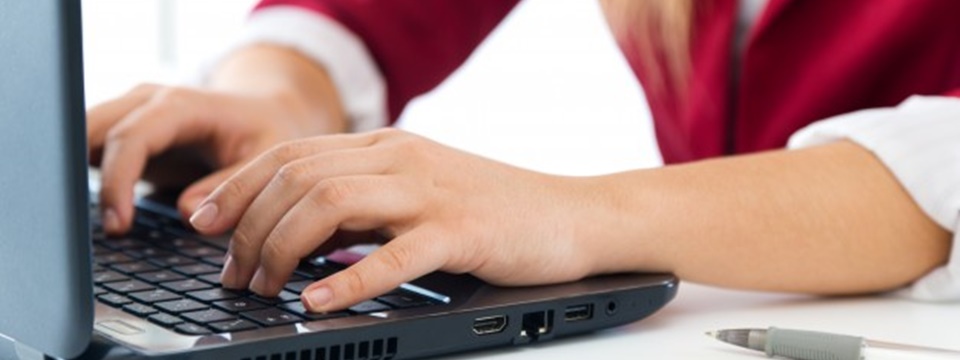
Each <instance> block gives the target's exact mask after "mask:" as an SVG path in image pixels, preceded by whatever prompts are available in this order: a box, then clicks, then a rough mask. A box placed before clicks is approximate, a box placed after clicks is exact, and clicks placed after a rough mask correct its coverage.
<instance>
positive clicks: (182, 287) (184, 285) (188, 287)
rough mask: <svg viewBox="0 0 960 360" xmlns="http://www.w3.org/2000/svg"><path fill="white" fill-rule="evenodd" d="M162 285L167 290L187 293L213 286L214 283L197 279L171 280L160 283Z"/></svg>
mask: <svg viewBox="0 0 960 360" xmlns="http://www.w3.org/2000/svg"><path fill="white" fill-rule="evenodd" d="M160 286H161V287H163V288H166V289H167V290H170V291H174V292H178V293H185V292H190V291H195V290H205V289H209V288H212V287H213V286H212V285H210V284H207V283H205V282H203V281H200V280H197V279H187V280H180V281H171V282H166V283H163V284H160Z"/></svg>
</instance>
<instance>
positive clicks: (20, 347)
mask: <svg viewBox="0 0 960 360" xmlns="http://www.w3.org/2000/svg"><path fill="white" fill-rule="evenodd" d="M13 346H14V348H15V349H16V350H17V359H20V360H46V359H53V358H51V357H48V356H46V355H44V354H43V353H42V352H40V351H38V350H37V349H34V348H32V347H29V346H27V345H24V344H23V343H21V342H16V343H14V344H13Z"/></svg>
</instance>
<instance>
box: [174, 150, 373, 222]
mask: <svg viewBox="0 0 960 360" xmlns="http://www.w3.org/2000/svg"><path fill="white" fill-rule="evenodd" d="M375 141H376V137H374V136H371V135H369V134H345V135H329V136H322V137H315V138H310V139H306V140H297V141H291V142H288V143H285V144H283V145H280V146H277V147H275V148H273V149H271V150H270V151H267V152H266V153H264V154H262V155H260V156H258V157H257V158H256V159H254V160H253V161H252V162H250V163H249V164H247V166H244V167H243V168H242V169H240V171H238V172H237V173H235V174H234V175H233V176H231V177H230V178H229V179H227V181H225V182H224V183H222V184H221V185H220V186H218V187H217V189H216V190H214V191H213V194H211V195H210V197H208V198H207V199H206V200H204V201H202V202H201V204H200V207H201V208H203V207H207V206H209V207H212V208H215V209H216V212H215V214H216V215H215V216H212V217H211V218H212V219H205V220H207V221H204V223H195V224H193V226H194V228H196V229H197V230H198V231H200V232H203V233H218V232H223V231H226V229H230V228H232V227H234V226H236V225H237V224H238V223H239V221H240V219H241V216H242V215H243V214H244V212H246V210H247V208H249V207H250V205H251V204H252V203H253V201H254V200H255V199H256V198H257V197H258V196H259V194H260V193H261V192H263V190H264V188H265V187H266V186H267V184H269V183H270V181H271V180H272V179H273V178H274V176H276V174H277V172H278V171H280V169H281V168H282V167H284V166H285V165H287V164H289V163H291V162H294V161H296V160H299V159H302V158H305V157H310V156H314V155H318V154H321V153H325V152H330V151H336V150H343V149H352V148H362V147H367V146H370V145H371V144H373V143H374V142H375ZM201 210H202V209H201ZM199 211H200V210H198V212H199Z"/></svg>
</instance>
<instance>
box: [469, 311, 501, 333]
mask: <svg viewBox="0 0 960 360" xmlns="http://www.w3.org/2000/svg"><path fill="white" fill-rule="evenodd" d="M506 327H507V317H506V316H504V315H494V316H485V317H481V318H476V319H475V320H473V333H474V334H477V335H490V334H496V333H499V332H502V331H503V329H504V328H506Z"/></svg>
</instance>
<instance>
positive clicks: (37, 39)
mask: <svg viewBox="0 0 960 360" xmlns="http://www.w3.org/2000/svg"><path fill="white" fill-rule="evenodd" d="M0 49H2V50H0V158H2V162H0V164H2V165H0V343H2V344H0V358H4V359H7V358H21V359H42V358H45V357H47V358H49V357H53V358H64V359H72V358H81V359H130V358H170V359H236V360H308V359H309V360H315V359H322V360H360V359H404V358H421V357H429V356H437V355H443V354H451V353H459V352H464V351H470V350H478V349H486V348H491V347H500V346H511V345H523V344H530V343H536V342H542V341H547V340H550V339H554V338H558V337H564V336H571V335H575V334H579V333H585V332H591V331H596V330H599V329H604V328H609V327H614V326H618V325H623V324H628V323H631V322H634V321H637V320H640V319H643V318H644V317H647V316H649V315H650V314H652V313H654V312H655V311H657V310H658V309H660V308H661V307H663V306H664V305H665V304H667V303H668V302H669V301H670V300H671V299H673V297H674V296H675V294H676V292H677V286H678V281H677V279H676V278H675V277H674V276H672V275H670V274H622V275H610V276H601V277H593V278H588V279H585V280H582V281H578V282H572V283H566V284H559V285H550V286H537V287H517V288H501V287H496V286H492V285H489V284H486V283H484V282H483V281H480V280H478V279H476V278H474V277H471V276H469V275H451V274H446V273H440V272H438V273H433V274H429V275H427V276H424V277H422V278H420V279H417V280H415V281H413V282H410V283H408V284H404V285H403V286H401V287H399V288H397V289H394V290H393V291H391V292H389V293H388V294H385V295H383V296H380V297H377V298H375V299H371V300H369V301H366V302H363V303H361V304H359V305H357V306H354V307H351V308H350V309H349V310H346V311H341V312H336V313H326V314H317V313H309V312H306V311H305V309H304V307H303V305H302V304H301V303H300V302H299V292H300V291H301V290H302V289H303V288H304V287H305V286H306V284H309V283H311V282H313V281H316V280H317V279H321V278H323V277H326V276H329V275H330V274H332V273H335V272H336V271H339V270H340V269H343V268H344V267H346V266H349V264H350V262H351V260H350V257H349V256H337V254H334V255H328V256H317V257H310V258H307V259H304V260H303V261H302V264H301V265H300V267H299V268H298V269H297V271H296V273H295V274H294V275H293V277H292V278H291V280H290V282H289V283H287V284H286V286H285V290H284V291H283V293H281V294H280V295H279V296H278V297H276V298H261V297H258V296H256V295H254V294H252V293H248V292H242V291H230V290H226V289H223V288H221V287H220V285H219V282H218V277H219V275H218V274H219V271H220V267H221V266H222V259H223V254H224V251H225V249H226V245H227V240H226V239H225V238H204V237H200V236H198V235H196V234H194V233H193V232H191V231H190V229H188V228H186V227H184V226H183V225H182V224H183V223H182V220H181V219H179V218H178V217H177V213H176V211H174V210H173V209H172V208H171V207H170V206H168V205H165V204H164V203H163V202H157V201H150V200H142V201H140V203H139V205H138V213H137V219H136V226H135V228H134V229H133V230H132V231H131V232H130V233H129V234H126V235H125V236H120V237H107V236H105V235H104V234H103V232H102V230H100V228H99V225H98V221H97V219H96V216H95V214H96V211H93V209H94V208H93V207H92V206H93V205H91V202H90V201H91V195H90V192H89V189H88V180H87V172H88V169H87V159H86V152H87V151H86V144H85V141H86V139H85V134H86V132H85V124H84V114H85V109H84V98H83V76H82V74H83V66H82V61H81V60H82V56H81V54H82V52H81V24H80V2H79V1H76V0H32V1H3V2H2V3H0ZM339 255H343V253H340V254H339Z"/></svg>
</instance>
